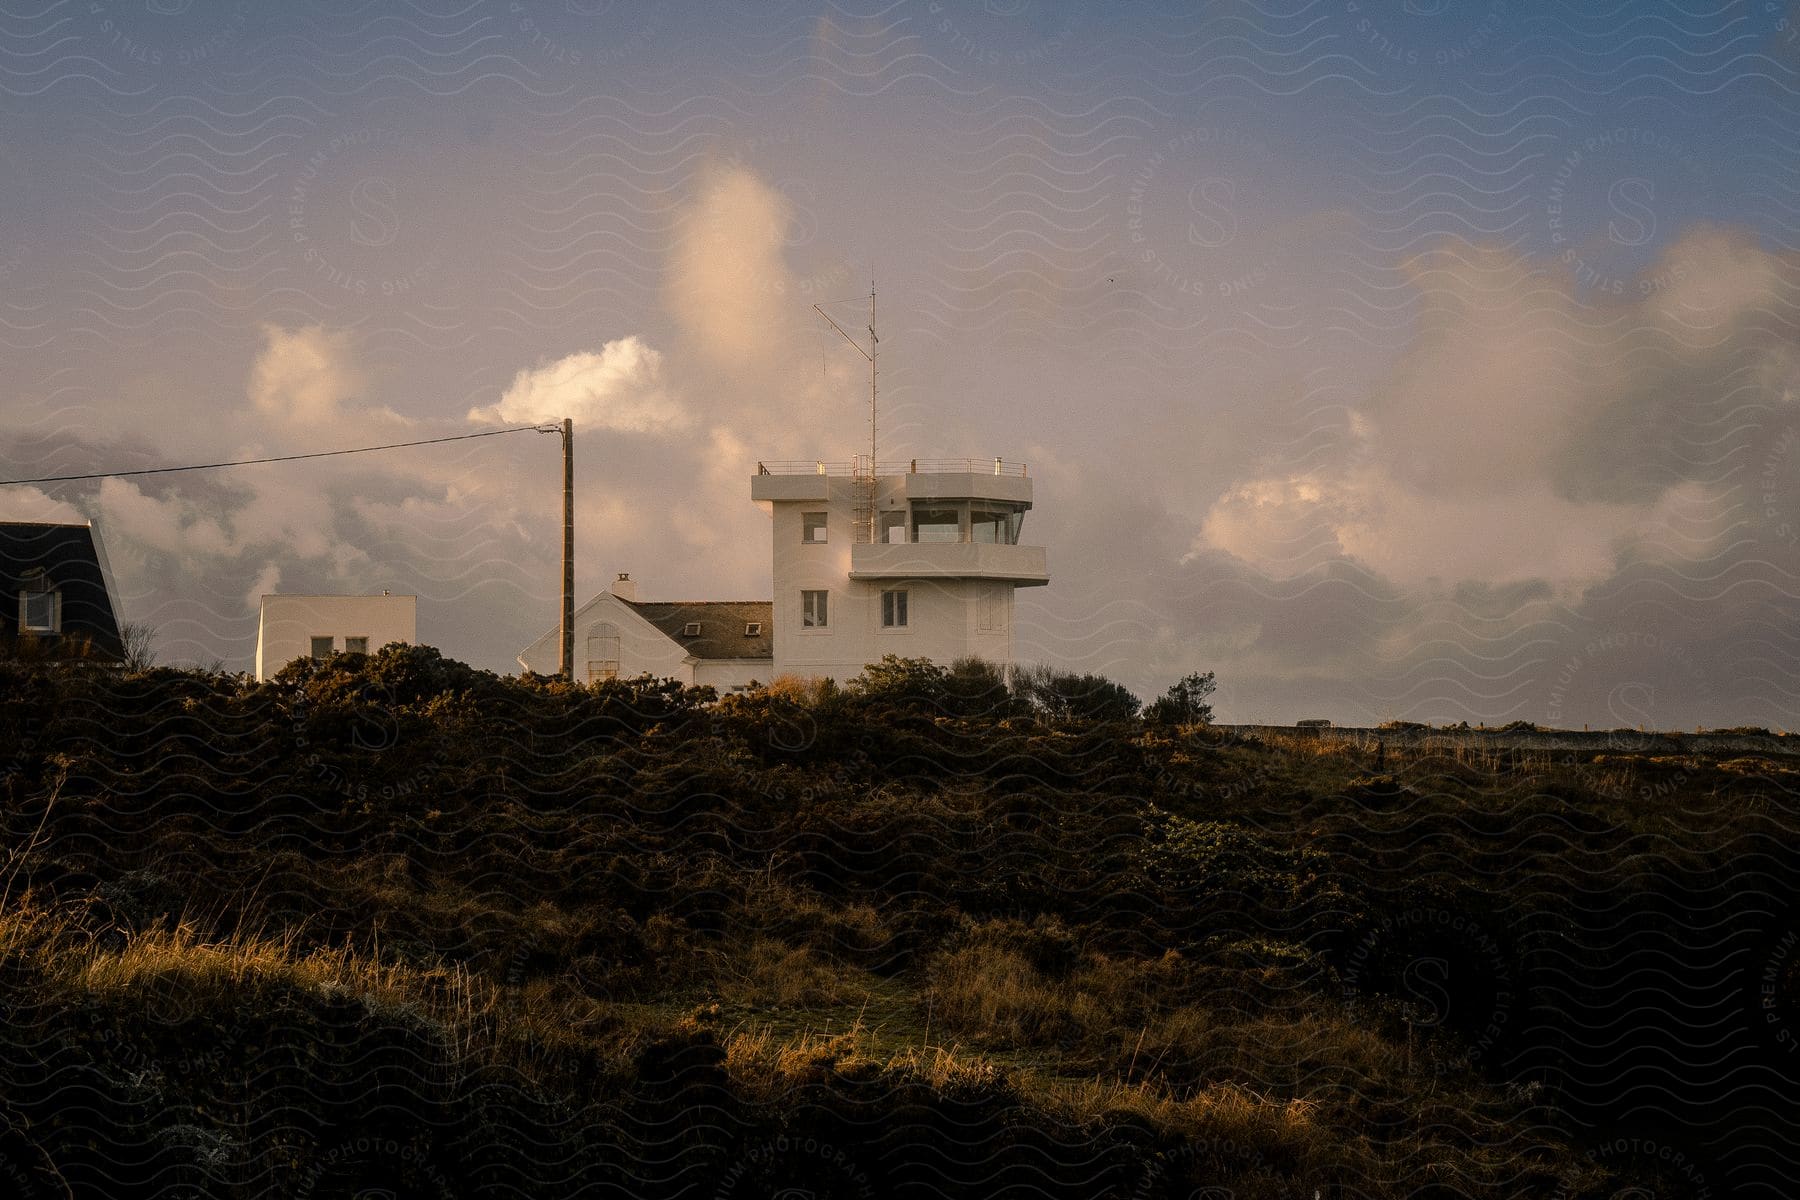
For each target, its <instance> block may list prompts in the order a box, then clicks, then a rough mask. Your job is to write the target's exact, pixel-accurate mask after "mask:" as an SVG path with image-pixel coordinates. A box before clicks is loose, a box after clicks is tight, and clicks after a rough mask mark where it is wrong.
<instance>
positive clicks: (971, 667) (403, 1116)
mask: <svg viewBox="0 0 1800 1200" xmlns="http://www.w3.org/2000/svg"><path fill="white" fill-rule="evenodd" d="M1211 683H1212V681H1211V679H1210V677H1204V676H1195V677H1190V679H1189V680H1187V681H1183V684H1181V685H1178V686H1177V688H1176V689H1172V690H1171V694H1170V696H1168V697H1164V698H1163V699H1161V700H1159V701H1157V702H1155V703H1153V704H1152V705H1151V706H1150V708H1149V709H1148V710H1146V711H1145V712H1143V713H1141V714H1140V713H1139V712H1138V705H1137V702H1136V699H1135V698H1129V693H1125V697H1126V698H1129V703H1126V701H1125V699H1124V698H1121V696H1120V695H1119V693H1120V692H1122V691H1123V689H1116V687H1115V686H1114V685H1110V684H1108V683H1107V681H1104V680H1098V681H1096V680H1093V679H1091V678H1090V679H1088V680H1085V681H1084V680H1082V679H1080V678H1078V677H1069V676H1057V675H1056V674H1055V673H1053V672H1038V673H1032V674H1028V675H1026V676H1025V677H1024V678H1023V679H1021V680H1020V681H1018V682H1017V683H1016V685H1015V686H1012V687H1008V686H1006V685H1005V684H1004V683H1002V682H1001V681H1000V680H999V679H998V678H997V677H995V676H994V675H993V674H992V672H989V671H986V670H984V669H982V668H981V667H980V666H979V665H978V664H960V665H959V666H957V667H956V668H954V669H949V668H938V667H935V666H932V665H930V664H925V663H919V662H906V661H903V660H891V661H888V662H885V663H883V664H880V665H879V666H877V667H875V668H872V669H871V670H870V672H869V673H868V674H866V675H865V676H864V678H863V679H862V680H860V681H858V682H856V683H855V684H852V685H850V686H846V687H843V688H839V687H835V686H831V685H812V684H799V683H782V684H778V685H776V686H773V687H770V688H768V689H764V690H761V691H758V692H754V693H750V694H746V695H741V696H731V697H727V698H724V699H722V700H718V701H716V702H713V698H712V697H711V695H710V693H709V692H706V691H704V690H683V689H681V688H679V687H677V686H675V685H673V684H669V683H657V682H654V681H650V680H637V681H624V682H612V683H607V684H602V685H596V686H593V687H585V686H575V685H569V684H565V683H561V682H556V681H549V680H542V679H535V678H530V677H527V678H523V679H502V678H498V677H495V676H493V675H490V674H487V673H484V672H478V671H474V670H471V669H469V668H467V667H464V666H462V665H461V664H458V663H454V662H450V661H447V660H444V659H442V658H441V657H439V656H438V655H437V653H436V652H435V651H433V650H431V649H429V648H425V647H399V646H395V647H389V648H387V649H386V650H383V651H382V652H381V653H380V654H378V655H374V656H362V655H351V656H342V657H339V658H336V659H332V660H330V661H328V662H324V663H311V662H302V663H297V664H294V665H293V666H291V667H289V668H288V669H287V670H286V671H284V672H283V673H282V674H281V675H280V676H279V677H278V678H277V679H275V680H273V681H271V682H269V683H266V684H256V683H254V682H251V681H248V680H246V679H245V678H243V677H240V676H228V675H223V674H218V673H203V672H187V671H178V670H170V669H151V670H146V671H140V672H136V673H129V674H121V673H116V672H108V671H104V670H99V669H95V668H89V667H80V666H74V667H68V666H65V667H55V666H51V665H45V664H28V663H27V664H21V663H12V664H0V763H3V764H4V768H5V772H6V774H5V796H4V821H5V831H6V843H5V845H6V857H5V860H4V863H3V864H0V1011H3V1013H4V1016H5V1020H4V1022H3V1024H0V1030H3V1032H0V1180H3V1181H5V1187H6V1189H7V1190H8V1192H9V1194H17V1195H39V1196H50V1195H62V1194H66V1192H70V1191H72V1192H73V1194H76V1195H86V1194H118V1193H120V1192H124V1191H132V1192H143V1191H154V1190H163V1189H166V1190H167V1191H168V1193H169V1194H192V1193H194V1192H201V1193H205V1194H214V1195H232V1196H295V1197H310V1196H335V1195H350V1194H353V1193H354V1192H356V1191H357V1189H361V1188H369V1187H377V1188H386V1189H388V1190H390V1191H394V1192H397V1193H399V1194H403V1195H439V1194H446V1195H456V1196H478V1195H507V1196H515V1195H530V1196H561V1195H574V1194H577V1193H579V1194H583V1195H620V1196H624V1195H645V1194H671V1193H680V1194H691V1195H696V1196H700V1195H709V1196H711V1195H733V1196H749V1195H776V1194H782V1193H783V1192H784V1190H785V1191H786V1192H787V1194H801V1193H810V1194H814V1195H820V1196H825V1195H829V1196H843V1195H849V1196H855V1195H920V1196H939V1195H950V1196H965V1195H966V1196H981V1197H993V1196H1006V1195H1020V1196H1032V1197H1037V1196H1041V1195H1044V1194H1046V1193H1053V1194H1066V1195H1071V1196H1095V1195H1117V1196H1146V1197H1148V1196H1173V1195H1181V1196H1188V1195H1195V1194H1208V1195H1221V1196H1222V1195H1226V1194H1229V1195H1231V1196H1235V1197H1243V1198H1255V1197H1309V1196H1318V1197H1353V1196H1366V1197H1390V1196H1402V1195H1404V1196H1419V1197H1425V1196H1563V1197H1604V1196H1612V1195H1614V1194H1616V1193H1618V1192H1619V1190H1620V1189H1621V1188H1623V1187H1626V1186H1628V1185H1632V1186H1642V1187H1645V1188H1648V1189H1654V1191H1653V1194H1654V1195H1656V1196H1659V1197H1661V1196H1683V1195H1687V1196H1701V1195H1711V1196H1721V1195H1726V1194H1733V1193H1734V1192H1738V1191H1742V1190H1743V1189H1745V1188H1747V1187H1753V1186H1754V1185H1755V1182H1756V1179H1757V1172H1758V1171H1760V1170H1762V1169H1763V1168H1764V1167H1765V1166H1767V1165H1768V1164H1769V1163H1770V1162H1771V1161H1774V1160H1775V1159H1777V1158H1778V1157H1779V1154H1780V1151H1779V1149H1778V1147H1779V1146H1780V1145H1782V1144H1783V1143H1784V1140H1791V1139H1792V1137H1793V1135H1794V1130H1793V1125H1792V1122H1793V1117H1792V1097H1793V1094H1794V1093H1793V1088H1792V1085H1791V1081H1792V1078H1793V1076H1794V1075H1795V1070H1794V1063H1795V1062H1796V1061H1800V1058H1792V1059H1790V1058H1789V1057H1784V1056H1785V1055H1787V1054H1788V1052H1789V1051H1791V1050H1792V1047H1793V1042H1794V1039H1795V1038H1796V1037H1800V1005H1796V1004H1795V1003H1794V1001H1795V997H1796V995H1800V983H1797V982H1796V981H1800V969H1795V968H1794V967H1793V961H1792V959H1788V958H1784V957H1783V953H1784V952H1783V950H1782V947H1783V945H1784V944H1790V943H1791V934H1792V932H1793V931H1794V930H1795V929H1797V928H1800V926H1796V925H1795V924H1794V923H1793V918H1794V908H1793V900H1794V899H1795V898H1796V896H1797V895H1800V893H1797V892H1796V887H1795V882H1796V881H1795V870H1794V866H1793V864H1792V862H1791V861H1790V856H1789V855H1787V854H1786V853H1785V851H1784V842H1786V841H1788V840H1789V839H1791V836H1792V832H1793V829H1794V826H1795V815H1796V813H1795V810H1796V806H1797V805H1800V773H1796V763H1795V761H1794V760H1793V759H1790V758H1786V757H1783V756H1780V755H1776V754H1772V755H1771V756H1769V757H1766V758H1745V759H1738V760H1733V761H1729V762H1713V761H1702V760H1698V759H1694V758H1684V757H1680V756H1666V755H1665V756H1661V757H1655V758H1650V757H1643V758H1638V757H1621V756H1618V755H1605V754H1595V755H1576V756H1568V757H1558V758H1554V759H1553V758H1550V757H1548V756H1546V755H1542V754H1539V755H1536V756H1526V755H1520V754H1511V753H1507V752H1504V751H1498V752H1495V753H1492V754H1488V755H1485V756H1473V755H1463V756H1461V758H1460V759H1458V758H1445V757H1442V756H1438V757H1418V756H1413V757H1408V756H1407V755H1404V754H1399V753H1396V752H1394V751H1391V750H1390V751H1388V752H1386V753H1385V755H1384V756H1383V759H1382V762H1381V770H1380V771H1379V773H1377V770H1376V764H1375V762H1374V760H1373V758H1372V757H1371V756H1365V755H1362V754H1361V753H1360V752H1357V751H1334V752H1331V753H1321V752H1320V751H1319V750H1318V749H1317V747H1316V746H1315V745H1314V744H1311V743H1308V742H1307V741H1306V740H1304V739H1296V740H1295V741H1294V742H1293V743H1292V744H1286V745H1275V744H1266V743H1263V742H1255V741H1250V740H1246V739H1242V738H1235V737H1232V736H1230V735H1228V734H1226V733H1223V732H1221V731H1216V730H1213V729H1210V728H1208V727H1207V726H1205V725H1204V724H1202V723H1197V722H1202V721H1204V719H1205V716H1206V709H1205V700H1206V697H1207V694H1208V693H1210V691H1211ZM1784 938H1786V939H1787V941H1786V942H1784ZM1790 952H1791V944H1790ZM1796 957H1800V955H1797V956H1796ZM1784 964H1785V965H1784ZM1771 971H1773V972H1774V975H1773V977H1774V978H1775V979H1776V985H1775V990H1774V991H1773V992H1772V993H1771V992H1770V991H1768V990H1767V989H1766V988H1759V987H1758V985H1757V981H1758V980H1759V979H1761V978H1764V977H1765V976H1768V975H1769V972H1771ZM1790 976H1791V978H1790ZM1771 995H1772V996H1773V999H1772V1000H1771V999H1770V997H1771ZM1790 1008H1791V1009H1792V1011H1791V1012H1790V1011H1789V1009H1790ZM1721 1014H1722V1015H1721ZM1695 1022H1699V1023H1700V1024H1699V1027H1698V1028H1699V1031H1698V1032H1696V1025H1695ZM1784 1039H1785V1040H1784ZM1757 1071H1761V1072H1762V1074H1761V1075H1756V1072H1757ZM1207 1187H1212V1188H1219V1189H1225V1190H1224V1191H1219V1192H1214V1193H1206V1192H1196V1190H1195V1189H1197V1188H1207ZM1771 1194H1773V1193H1771Z"/></svg>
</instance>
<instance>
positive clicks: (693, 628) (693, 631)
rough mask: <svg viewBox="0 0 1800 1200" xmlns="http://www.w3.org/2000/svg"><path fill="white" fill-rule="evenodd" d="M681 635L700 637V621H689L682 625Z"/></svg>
mask: <svg viewBox="0 0 1800 1200" xmlns="http://www.w3.org/2000/svg"><path fill="white" fill-rule="evenodd" d="M681 636H682V637H699V636H700V622H698V621H689V622H688V623H687V624H686V625H683V626H682V627H681Z"/></svg>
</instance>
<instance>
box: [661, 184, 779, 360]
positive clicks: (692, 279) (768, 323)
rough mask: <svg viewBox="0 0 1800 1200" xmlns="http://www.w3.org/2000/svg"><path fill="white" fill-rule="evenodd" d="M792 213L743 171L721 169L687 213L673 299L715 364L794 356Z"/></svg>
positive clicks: (675, 257)
mask: <svg viewBox="0 0 1800 1200" xmlns="http://www.w3.org/2000/svg"><path fill="white" fill-rule="evenodd" d="M792 221H793V206H792V205H791V204H789V203H788V200H787V198H786V197H784V196H783V195H782V194H781V193H780V192H779V191H777V190H776V189H775V188H773V187H771V186H770V185H769V184H767V183H765V182H764V181H763V180H762V178H761V177H760V176H758V175H757V174H756V172H754V171H752V170H750V169H749V168H748V167H744V166H731V167H724V168H716V169H713V170H710V171H708V172H707V173H706V174H705V175H704V176H703V177H702V179H701V182H700V191H699V194H698V195H697V196H696V197H695V198H694V200H693V202H692V203H691V204H690V205H689V206H688V207H687V209H686V210H685V211H684V212H683V213H682V216H681V221H680V224H679V226H678V228H677V231H676V232H677V240H676V244H675V248H674V251H673V253H672V254H671V256H670V262H669V274H668V283H667V288H666V293H665V295H666V300H667V303H668V307H669V310H670V311H671V312H672V313H673V314H674V316H675V319H676V320H677V321H679V322H680V323H681V326H682V329H683V330H684V331H685V332H686V333H687V334H688V335H689V337H691V338H692V339H693V342H694V345H695V347H696V349H697V351H698V352H699V353H700V354H701V355H702V356H703V357H704V358H706V359H708V360H710V361H712V362H713V363H715V364H719V365H723V366H729V367H736V368H742V367H745V366H755V365H767V364H769V363H771V362H773V361H776V360H777V359H778V358H779V357H780V356H781V355H783V354H784V353H785V351H786V349H787V347H786V335H787V332H788V331H789V330H790V329H791V328H792V322H793V319H794V316H795V313H794V311H793V310H794V309H795V308H796V306H798V307H799V308H800V309H804V308H805V305H801V304H798V300H797V297H798V294H799V289H797V288H796V287H795V286H794V280H793V278H792V275H791V272H790V271H789V270H788V266H787V261H786V259H785V257H784V247H785V245H786V243H787V239H788V227H789V225H790V223H791V222H792Z"/></svg>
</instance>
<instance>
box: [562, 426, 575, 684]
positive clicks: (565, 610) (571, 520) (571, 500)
mask: <svg viewBox="0 0 1800 1200" xmlns="http://www.w3.org/2000/svg"><path fill="white" fill-rule="evenodd" d="M562 442H563V578H562V584H563V585H562V677H563V678H564V679H567V680H568V681H569V682H571V683H573V682H574V681H575V422H574V421H573V420H571V419H570V418H568V417H564V418H563V423H562Z"/></svg>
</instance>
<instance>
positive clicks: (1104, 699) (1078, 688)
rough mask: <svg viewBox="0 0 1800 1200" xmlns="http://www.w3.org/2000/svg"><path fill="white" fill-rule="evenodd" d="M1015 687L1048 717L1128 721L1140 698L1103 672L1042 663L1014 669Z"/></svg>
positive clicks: (1035, 709) (1062, 720)
mask: <svg viewBox="0 0 1800 1200" xmlns="http://www.w3.org/2000/svg"><path fill="white" fill-rule="evenodd" d="M1012 690H1013V694H1014V696H1016V697H1017V698H1018V699H1019V700H1020V701H1021V702H1022V703H1023V704H1024V705H1027V706H1029V707H1030V709H1031V711H1033V712H1035V713H1036V714H1037V715H1039V716H1040V717H1042V718H1043V719H1044V720H1046V721H1050V722H1052V723H1054V724H1059V725H1063V724H1069V723H1072V722H1076V721H1129V720H1130V719H1131V718H1132V717H1134V716H1136V715H1137V711H1138V707H1139V701H1138V698H1137V697H1136V696H1134V695H1132V694H1131V692H1130V691H1129V690H1127V689H1126V688H1125V687H1124V686H1123V685H1122V684H1118V683H1114V682H1113V681H1112V680H1110V679H1108V678H1107V677H1106V676H1104V675H1085V674H1077V673H1075V672H1073V671H1058V670H1057V669H1056V668H1054V667H1049V666H1044V665H1042V664H1040V665H1038V666H1035V667H1021V668H1019V669H1018V670H1017V671H1015V672H1013V684H1012Z"/></svg>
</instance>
